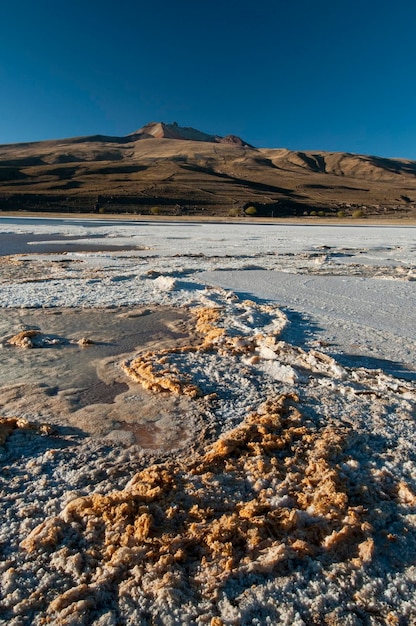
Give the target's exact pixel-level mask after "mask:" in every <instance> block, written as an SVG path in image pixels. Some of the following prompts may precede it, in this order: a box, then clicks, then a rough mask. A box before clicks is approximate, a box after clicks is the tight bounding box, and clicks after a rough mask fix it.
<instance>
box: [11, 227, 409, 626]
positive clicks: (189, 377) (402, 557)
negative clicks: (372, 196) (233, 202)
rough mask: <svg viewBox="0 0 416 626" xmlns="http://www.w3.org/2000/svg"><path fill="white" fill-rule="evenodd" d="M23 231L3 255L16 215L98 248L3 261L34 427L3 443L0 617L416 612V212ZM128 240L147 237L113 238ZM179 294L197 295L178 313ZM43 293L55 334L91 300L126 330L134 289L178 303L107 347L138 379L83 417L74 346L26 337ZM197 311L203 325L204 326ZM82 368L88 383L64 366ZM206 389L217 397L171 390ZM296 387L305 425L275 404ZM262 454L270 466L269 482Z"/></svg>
mask: <svg viewBox="0 0 416 626" xmlns="http://www.w3.org/2000/svg"><path fill="white" fill-rule="evenodd" d="M0 226H1V227H2V232H1V233H0V254H1V250H2V241H3V240H4V238H7V236H10V235H11V234H12V233H17V234H26V235H27V238H28V241H30V238H31V236H32V234H33V235H34V236H35V238H36V239H37V240H38V241H39V239H40V236H42V235H47V240H48V243H49V242H50V240H51V239H52V238H53V237H54V236H56V239H57V240H62V238H63V236H64V237H71V238H72V239H74V240H75V239H76V238H77V237H80V236H82V237H91V240H90V242H95V243H96V245H97V249H96V251H95V252H88V253H80V252H74V251H73V248H72V247H71V246H73V244H70V245H68V246H67V248H68V249H67V251H66V252H62V253H61V254H55V253H54V254H43V253H42V249H41V244H40V243H37V244H36V245H33V246H32V247H33V248H34V249H36V250H38V253H37V254H27V252H26V250H27V248H25V249H24V250H22V252H23V254H21V255H15V256H4V257H3V258H1V257H0V275H1V285H2V289H1V292H0V306H1V307H3V311H4V316H2V317H1V319H2V320H3V321H2V322H1V324H0V328H1V337H2V343H3V348H2V350H1V355H2V357H3V356H4V355H7V358H9V361H8V363H9V365H8V366H7V365H6V366H5V365H4V359H2V362H3V373H2V376H3V383H4V384H3V383H2V384H3V389H2V398H1V405H2V406H1V413H2V415H3V416H5V417H9V418H11V417H12V416H14V415H15V416H17V417H23V418H26V419H28V420H29V421H30V422H31V423H32V426H31V427H29V425H28V424H20V427H19V425H18V424H17V423H14V422H13V424H12V425H11V422H9V426H8V428H9V430H8V431H7V435H5V443H4V444H3V446H1V447H0V459H1V463H2V470H1V474H0V480H1V501H0V506H1V508H2V515H1V518H0V519H1V522H0V549H1V562H0V575H1V585H0V588H1V594H2V597H1V605H0V606H1V610H0V623H4V624H6V623H7V624H14V625H16V626H17V624H41V623H56V624H61V623H62V624H93V623H94V624H103V625H104V624H118V623H126V624H128V623H131V624H132V623H143V624H146V623H149V624H150V623H160V624H178V623H180V624H203V623H211V624H213V625H218V624H221V623H225V624H233V623H235V624H240V623H241V624H267V623H270V624H295V625H297V626H298V625H299V626H300V625H301V624H323V625H324V624H333V625H335V624H354V625H355V624H357V625H358V624H413V623H416V602H415V599H414V598H415V582H416V571H415V566H414V562H415V554H416V541H415V522H416V517H415V512H416V465H415V462H416V459H415V452H414V444H413V442H414V441H415V399H416V383H415V373H416V370H415V363H416V359H415V356H416V336H415V330H414V329H415V321H416V320H415V313H414V310H415V307H414V303H415V297H414V296H415V291H414V285H415V282H414V278H415V275H416V274H415V267H416V247H415V234H416V229H414V228H409V227H403V228H402V227H400V228H398V227H394V228H393V227H392V228H386V227H366V228H360V227H319V226H313V227H312V226H308V227H304V226H283V225H279V224H277V225H267V226H266V225H232V226H228V225H225V224H221V225H215V224H186V225H185V224H168V223H151V222H148V223H146V222H136V223H118V222H104V221H102V222H93V221H85V220H84V221H83V220H68V221H65V220H45V221H43V220H40V219H39V220H28V221H26V220H21V219H14V218H13V219H9V220H4V219H0ZM97 233H99V234H100V240H98V239H95V238H94V235H96V234H97ZM218 233H220V235H219V234H218ZM106 240H107V242H108V243H109V242H111V241H114V240H116V241H117V245H120V248H122V247H123V241H124V242H125V247H126V248H127V247H128V246H133V245H134V246H140V247H141V248H142V249H140V250H127V249H125V250H121V249H120V251H119V252H108V251H105V252H101V251H100V245H101V244H102V243H103V241H106ZM90 242H89V243H90ZM144 247H145V248H146V250H143V248H144ZM224 288H225V289H227V290H225V289H224ZM228 290H229V291H228ZM235 294H236V295H235ZM165 306H167V307H169V308H168V309H166V311H172V310H173V311H175V310H176V311H177V315H173V317H171V318H170V321H169V319H168V318H166V315H165V313H164V312H165V308H164V307H165ZM31 307H34V311H32V313H33V315H34V316H35V317H36V316H37V319H36V324H38V325H39V326H41V330H42V332H44V333H46V334H47V333H52V332H53V331H54V330H55V332H57V331H58V329H57V328H52V325H51V324H49V320H52V319H55V320H56V319H60V318H62V319H63V326H61V328H60V329H59V333H58V334H59V336H63V337H66V338H72V337H73V336H74V331H75V325H74V322H73V319H76V317H77V316H78V319H82V315H84V316H85V315H87V313H88V311H90V312H91V313H92V315H93V316H94V315H96V316H101V318H102V320H101V325H102V327H104V328H105V326H106V322H105V321H103V320H104V319H106V320H111V323H110V322H108V324H109V332H110V334H111V333H113V335H114V334H116V327H117V323H118V326H119V330H120V341H121V342H122V341H123V335H124V334H125V333H126V332H127V331H126V329H124V327H123V323H124V322H123V318H120V317H117V316H119V315H120V309H119V308H118V307H126V309H125V313H126V315H127V316H129V315H134V312H133V309H134V310H136V311H137V310H138V308H139V309H140V311H141V312H143V310H145V308H146V307H149V310H151V311H155V310H158V311H160V321H161V324H162V328H161V329H160V333H159V334H157V333H156V335H155V336H154V337H149V341H148V342H147V343H145V344H143V342H138V343H137V345H134V346H133V345H132V344H131V343H128V342H127V344H128V345H126V344H124V347H120V348H118V349H117V350H114V351H113V354H112V355H111V356H109V355H105V354H98V355H96V359H91V361H89V359H88V354H90V355H92V354H93V352H90V353H88V350H89V349H90V348H89V347H87V348H85V351H83V352H82V355H83V359H84V360H85V365H82V367H81V371H82V372H83V373H82V376H85V377H86V378H88V376H90V375H91V377H92V378H91V379H89V380H92V381H93V382H94V381H95V382H96V381H97V379H98V380H100V381H101V382H104V383H105V384H106V385H111V383H112V382H114V381H115V382H118V383H120V382H122V383H123V384H126V385H128V386H129V389H128V391H126V390H123V391H122V393H120V394H118V395H116V396H115V397H113V398H112V400H113V401H112V402H111V403H97V398H98V397H99V393H98V394H97V395H95V396H94V394H92V395H91V396H90V400H92V402H91V403H90V404H88V402H87V401H85V406H84V408H83V409H82V408H81V411H82V410H83V411H84V413H83V414H81V413H80V412H79V411H80V409H79V408H77V407H76V406H74V397H75V396H74V395H72V396H71V393H73V389H72V385H69V383H68V376H69V377H70V376H71V371H72V372H74V374H73V378H74V381H76V378H77V376H79V375H80V374H79V373H76V374H75V370H74V368H75V367H76V366H74V364H73V363H72V362H71V358H72V356H70V353H69V352H66V355H67V356H65V346H62V347H57V348H51V349H50V350H51V358H50V364H49V366H48V359H47V358H45V356H44V352H43V349H39V350H38V351H36V350H28V351H25V353H24V355H23V354H21V355H19V353H16V352H12V348H11V347H10V346H8V345H7V339H8V337H10V336H11V335H12V334H13V333H14V332H15V331H18V330H20V329H21V328H20V326H21V325H22V324H23V325H24V324H26V325H30V324H34V323H35V322H33V320H32V321H31V320H30V319H29V318H30V315H31V311H30V308H31ZM51 307H52V308H51ZM57 307H73V310H74V315H73V316H72V317H71V315H69V314H68V315H66V316H65V315H62V316H59V315H54V314H53V311H55V312H56V313H59V312H60V309H59V308H57ZM105 307H111V312H108V311H106V312H105V313H104V312H103V311H102V310H103V309H104V310H105ZM172 307H173V309H172ZM182 307H185V308H186V314H185V312H184V313H181V311H182ZM100 309H101V312H100ZM76 311H79V313H76ZM198 311H202V313H199V312H198ZM206 311H214V313H212V314H209V313H208V314H207V313H206ZM164 315H165V317H164ZM181 315H182V318H181V320H178V318H177V316H179V317H180V316H181ZM195 315H196V316H199V318H198V319H199V322H198V323H199V324H200V327H199V328H200V332H199V333H198V332H197V331H196V330H194V331H192V332H191V338H190V340H187V334H188V333H189V332H190V329H192V328H193V326H195V324H192V319H193V317H194V316H195ZM201 316H202V317H201ZM92 319H94V317H93V318H92ZM95 319H98V317H96V318H95ZM128 319H129V322H128V323H129V324H130V323H131V321H132V320H134V319H135V318H134V317H131V318H128ZM149 319H150V318H149ZM204 319H205V322H204V324H205V325H203V324H202V322H201V320H204ZM140 321H143V318H142V317H141V316H139V317H138V318H137V322H138V323H139V322H140ZM198 323H197V324H196V328H198ZM82 326H83V324H82V323H79V324H78V327H77V329H76V330H77V332H79V333H81V334H83V333H82V330H83V328H82ZM90 329H92V327H91V326H90ZM169 329H170V331H171V333H172V334H171V337H170V340H169V341H167V337H166V335H168V334H169V332H170V331H169ZM98 334H99V333H98ZM99 338H100V337H99V336H98V339H99ZM107 339H108V337H107ZM175 342H176V343H175ZM178 342H179V343H178ZM133 343H134V342H133ZM140 343H142V344H143V345H140ZM175 345H176V346H177V348H174V349H172V348H173V346H175ZM71 350H72V349H71ZM45 352H46V349H45ZM72 354H75V351H72V352H71V355H72ZM57 355H58V356H59V358H58V359H57V358H56V357H57ZM61 358H62V361H61V360H60V359H61ZM36 363H37V365H35V364H36ZM65 363H66V365H65ZM143 363H144V364H145V365H146V367H143ZM131 365H136V370H134V371H135V372H136V379H134V380H133V379H131V378H129V377H128V375H127V373H126V371H127V370H128V368H129V367H131ZM124 366H125V367H127V370H126V371H125V370H123V367H124ZM65 367H66V368H67V374H66V377H67V378H66V382H65V384H62V385H61V384H60V382H59V377H58V380H57V381H55V382H53V381H52V380H49V379H48V378H46V379H45V380H44V381H43V383H42V376H44V375H45V376H47V374H46V372H48V371H49V372H55V373H56V374H57V375H59V372H60V371H63V370H64V369H65ZM19 368H20V370H19ZM48 368H49V369H48ZM14 373H15V376H14ZM82 376H81V378H82ZM13 379H14V380H15V382H14V383H13ZM140 380H142V382H143V384H145V385H147V386H148V387H150V389H149V390H148V391H146V390H144V389H143V388H142V385H141V384H140ZM82 382H83V383H85V384H88V383H87V382H86V380H85V379H83V381H82ZM20 383H22V386H20V387H19V384H20ZM42 384H44V385H46V387H48V385H50V386H51V387H52V386H56V387H57V393H56V395H54V394H53V393H49V395H48V393H44V389H45V387H43V389H42V387H41V388H39V385H40V386H42ZM91 384H93V383H91ZM68 386H69V389H68V388H67V389H64V387H68ZM80 386H82V385H81V383H80ZM152 386H153V388H154V390H153V391H152ZM192 386H195V387H198V388H199V390H200V395H199V396H198V397H195V398H192V397H186V395H181V393H179V395H175V394H172V393H170V392H169V391H168V389H169V388H176V389H182V390H184V389H187V388H189V389H192V388H193V387H192ZM61 387H62V388H61ZM156 387H159V389H160V388H162V389H166V391H162V392H160V391H159V392H157V391H156ZM19 389H20V392H19ZM119 390H120V391H121V389H119ZM68 391H69V393H70V395H69V396H68ZM74 393H75V392H74ZM293 393H295V394H297V398H298V399H293V398H294V397H292V396H293ZM280 394H284V395H285V396H286V397H287V398H289V404H293V406H294V407H296V410H295V409H294V408H293V409H291V410H292V411H295V413H294V414H293V421H290V420H291V419H292V418H289V417H288V418H286V417H285V415H286V413H285V410H286V409H285V410H283V409H279V410H277V412H275V413H273V411H275V409H273V410H272V409H270V407H271V406H275V405H274V404H273V402H275V399H276V397H277V396H279V395H280ZM290 397H292V399H291V400H290ZM107 399H108V398H107ZM264 403H266V404H264ZM267 403H269V404H267ZM270 403H271V404H270ZM267 406H269V409H267ZM262 407H266V408H262ZM74 408H75V409H76V410H74ZM288 410H289V409H288ZM268 411H269V413H268ZM281 411H283V413H281ZM296 411H299V414H297V413H296ZM250 412H254V413H253V415H254V418H252V419H253V420H254V425H256V424H261V423H262V420H263V421H264V420H265V421H264V427H263V426H261V428H260V431H259V433H257V434H256V432H257V431H255V428H254V431H253V426H249V425H248V426H245V424H246V421H247V420H248V419H249V418H248V417H247V416H248V414H249V413H250ZM288 415H289V414H288ZM279 416H280V417H279ZM280 419H283V422H284V423H285V424H286V426H285V427H284V428H283V430H282V431H281V430H279V429H280V428H281V426H279V424H280V422H279V420H280ZM286 419H287V420H289V421H287V423H286V422H285V421H284V420H286ZM274 420H277V421H276V422H275V421H274ZM43 422H48V423H50V424H52V425H53V426H55V427H56V432H55V433H53V432H52V433H51V432H50V431H48V430H43V431H42V429H41V427H40V426H39V425H40V424H41V423H43ZM248 423H250V422H248ZM114 425H116V428H113V426H114ZM6 426H7V425H5V424H3V428H6ZM21 426H23V428H22V427H21ZM230 428H237V431H236V432H235V434H234V435H230V434H228V435H227V433H229V429H230ZM239 428H241V429H243V430H242V431H239V430H238V429H239ZM244 428H247V430H244ZM262 428H264V429H266V430H264V431H262V430H261V429H262ZM10 429H11V430H10ZM267 429H270V431H267ZM4 432H6V431H5V430H4ZM220 433H224V434H225V436H226V437H227V436H228V437H229V440H230V443H229V444H228V443H227V444H221V439H220V441H219V442H217V438H218V436H219V434H220ZM244 433H246V434H244ZM0 434H1V432H0ZM87 435H88V436H87ZM109 435H110V436H109ZM6 436H7V438H6ZM103 436H104V437H105V439H103ZM233 437H234V438H233ZM250 437H254V439H253V440H251V439H250ZM256 437H258V439H256ZM262 438H263V439H262ZM140 442H141V444H142V445H140ZM211 442H213V443H212V445H214V450H217V449H218V450H221V449H222V448H221V445H223V446H224V445H225V449H227V450H229V451H228V452H227V453H226V455H225V457H224V461H222V460H221V459H222V458H223V457H221V454H220V456H219V457H218V459H217V460H216V461H215V462H214V460H213V459H214V458H217V457H216V456H215V454H217V453H216V452H208V453H207V456H205V457H204V456H203V455H204V451H205V450H207V449H208V450H210V448H207V446H209V445H211ZM236 442H237V443H236ZM170 444H173V448H174V450H175V451H174V452H172V451H171V450H172V448H170V447H169V445H170ZM215 446H217V448H215ZM218 446H219V448H218ZM227 446H228V447H227ZM229 446H231V448H230V447H229ZM246 446H247V447H246ZM232 449H233V450H234V452H232V451H231V450H232ZM201 455H202V456H201ZM210 455H211V456H210ZM209 459H211V460H210V461H209ZM227 459H228V460H227ZM154 462H157V465H156V466H155V469H152V467H151V466H152V463H154ZM198 463H199V466H198V467H200V468H201V469H198V470H196V469H195V467H196V466H195V464H197V465H198ZM218 463H220V464H219V465H218ZM221 463H225V465H224V466H222V465H221ZM282 467H286V470H285V472H286V473H285V472H283V473H282V474H281V473H280V472H281V469H279V468H282ZM291 468H293V469H291ZM296 468H297V469H296ZM240 470H241V471H242V472H243V474H242V475H243V476H248V475H250V476H252V483H250V484H249V483H247V484H246V488H245V489H241V488H240V487H239V488H238V489H237V488H236V485H241V484H243V483H241V476H240V474H239V472H240ZM136 472H139V474H138V477H139V478H136V479H134V478H133V477H134V474H135V473H136ZM140 472H142V473H140ZM143 472H144V473H143ZM146 472H148V474H146ZM195 472H196V473H195ZM229 472H231V474H228V473H229ZM247 472H248V473H247ZM157 476H158V477H159V478H157V479H156V477H157ZM227 476H230V477H231V476H234V478H233V479H232V480H231V479H229V478H228V477H227ZM135 480H136V482H135ZM155 480H156V482H152V481H155ZM137 481H138V482H137ZM200 481H202V482H201V483H200ZM233 481H234V482H233ZM202 484H204V485H205V487H202ZM251 484H252V485H253V488H252V487H251V486H250V485H251ZM135 485H136V486H135ZM140 485H142V488H143V490H144V491H143V492H141V491H140V489H141V487H140ZM155 485H158V487H157V489H160V495H159V496H156V495H154V496H153V495H152V496H151V495H150V494H151V493H152V494H153V493H155V494H156V492H154V489H155V488H156V487H155ZM169 485H170V486H175V487H174V489H175V490H174V491H173V492H172V491H171V487H170V486H169ZM233 485H234V487H233ZM137 489H139V491H137ZM183 489H184V490H185V491H182V490H183ZM152 490H153V491H152ZM211 490H214V491H213V493H217V496H216V498H215V497H214V498H212V495H210V493H211ZM111 492H114V495H113V496H111V497H110V494H111ZM94 493H95V494H102V495H103V496H104V495H106V496H108V499H107V500H103V499H100V498H101V496H100V497H98V496H97V497H96V498H95V500H93V501H91V500H90V496H91V494H94ZM172 493H174V494H176V496H174V497H173V498H172V495H171V494H172ZM219 493H221V497H220V498H219V497H218V494H219ZM175 498H176V504H175ZM71 502H72V503H73V504H71ZM192 502H193V503H194V504H193V505H192V506H191V504H192ZM197 503H198V504H197ZM68 507H69V508H68ZM175 507H176V510H177V513H176V514H175V513H174V511H175ZM318 512H319V513H318ZM132 528H134V529H135V530H134V532H133V530H131V529H132ZM100 529H101V530H100ZM159 532H160V533H161V534H160V535H159V534H158V533H159ZM172 532H174V533H176V535H175V536H176V538H174V537H173V535H172V537H171V539H169V541H168V539H167V538H168V537H170V535H169V533H172ZM103 533H104V534H103ZM170 541H172V542H173V543H169V542H170ZM175 542H176V543H175ZM181 542H182V543H181ZM187 542H188V543H187ZM189 542H191V543H189ZM192 542H194V543H192ZM195 542H197V543H195ZM198 542H199V543H198ZM174 545H175V546H176V547H175V550H176V552H175V551H173V552H172V549H173V548H172V546H174ZM191 545H194V548H192V549H191ZM163 546H165V547H163ZM164 550H165V552H164ZM198 555H199V556H198ZM201 555H202V556H201ZM201 558H202V559H204V561H201V560H200V559H201Z"/></svg>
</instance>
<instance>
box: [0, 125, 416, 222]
mask: <svg viewBox="0 0 416 626" xmlns="http://www.w3.org/2000/svg"><path fill="white" fill-rule="evenodd" d="M251 205H252V206H254V207H256V209H257V213H258V215H265V216H275V217H277V216H279V215H294V214H297V215H302V214H305V213H307V214H310V213H311V212H320V211H321V212H322V211H325V212H326V213H331V214H334V215H336V214H338V213H339V212H344V213H346V214H351V213H352V212H354V211H357V210H358V209H360V210H361V211H362V212H363V213H364V214H366V215H367V214H373V215H374V214H378V215H390V216H391V215H409V216H416V162H415V161H407V160H399V159H387V158H381V157H375V156H365V155H356V154H348V153H335V152H310V151H309V152H300V151H290V150H286V149H265V148H254V147H253V146H250V145H249V144H247V143H246V142H244V141H243V140H242V139H240V138H239V137H236V136H234V135H228V136H227V137H220V136H217V135H209V134H206V133H203V132H201V131H199V130H196V129H193V128H183V127H180V126H178V125H177V124H176V123H173V124H164V123H162V122H152V123H150V124H147V125H145V126H143V127H142V128H140V129H139V130H137V131H135V132H133V133H131V134H130V135H127V136H125V137H108V136H105V135H93V136H89V137H75V138H70V139H60V140H54V141H40V142H35V143H19V144H8V145H0V209H2V210H15V209H35V210H53V211H68V210H69V211H96V212H100V213H104V212H132V213H143V214H146V213H149V212H153V213H157V212H160V213H161V214H164V213H166V214H178V215H180V214H183V215H195V214H201V215H228V214H238V213H240V212H243V211H244V209H245V208H247V207H248V206H251ZM155 207H157V208H155Z"/></svg>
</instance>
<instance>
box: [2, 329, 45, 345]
mask: <svg viewBox="0 0 416 626" xmlns="http://www.w3.org/2000/svg"><path fill="white" fill-rule="evenodd" d="M40 334H41V333H40V331H39V330H22V331H21V332H20V333H17V335H14V336H13V337H11V338H10V339H9V340H8V342H7V343H8V344H10V345H11V346H16V347H17V348H34V347H35V345H36V342H35V341H34V339H35V337H36V338H37V339H39V335H40Z"/></svg>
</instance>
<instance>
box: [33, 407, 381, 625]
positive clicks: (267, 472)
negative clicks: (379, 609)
mask: <svg viewBox="0 0 416 626" xmlns="http://www.w3.org/2000/svg"><path fill="white" fill-rule="evenodd" d="M297 402H298V401H297V398H296V397H295V396H287V395H286V396H281V397H278V398H276V399H270V400H269V401H267V402H266V403H265V404H263V405H262V406H261V407H259V409H258V410H257V411H256V412H254V413H251V414H250V415H248V417H247V418H246V420H245V421H244V422H243V424H242V425H241V426H239V427H238V428H236V429H234V430H232V431H230V432H228V433H226V434H225V435H223V436H222V437H221V438H220V439H219V440H218V441H216V442H215V443H214V444H213V445H211V446H210V447H208V449H207V450H206V452H205V453H204V454H200V455H196V456H193V457H191V458H189V459H188V460H187V461H184V462H181V461H179V460H172V461H168V462H165V463H161V464H158V465H152V466H150V467H148V468H146V469H144V470H142V471H141V472H139V473H138V474H136V476H135V477H134V478H133V479H132V480H131V481H130V483H129V485H128V486H127V487H126V488H125V489H124V490H123V491H118V492H114V493H111V494H109V495H100V494H92V495H90V496H86V497H82V498H78V499H75V500H73V501H72V502H70V503H69V504H68V505H67V506H66V507H65V509H64V510H63V511H62V513H61V514H60V515H59V516H57V517H54V518H51V519H49V520H46V521H45V522H43V523H42V524H41V525H40V526H38V527H37V528H36V529H35V530H34V531H32V532H31V533H30V534H29V536H28V537H27V538H26V539H25V540H24V541H23V542H22V547H23V548H24V549H25V550H27V551H29V552H34V551H39V550H40V551H47V552H50V553H51V563H55V564H56V565H57V566H58V567H59V563H61V562H62V563H64V562H65V561H66V560H68V559H70V558H73V555H75V554H78V553H79V552H83V554H84V556H83V559H84V560H85V559H86V560H87V562H88V571H87V570H85V569H83V568H82V566H81V565H80V571H79V574H81V571H83V576H82V585H81V586H79V585H80V577H79V576H76V575H75V577H74V581H73V582H74V587H73V588H72V592H71V593H69V592H65V593H64V594H62V595H58V596H57V597H56V598H54V600H53V603H52V604H51V605H50V607H49V608H50V609H51V611H50V613H49V616H48V618H47V621H46V623H56V621H55V622H54V620H56V619H57V618H58V617H59V616H61V611H63V610H64V609H65V615H68V614H71V616H72V617H75V616H76V615H77V613H78V612H79V606H78V602H79V601H83V600H84V599H85V598H86V597H88V598H90V599H93V603H94V602H96V601H97V597H98V596H97V594H99V590H100V589H103V588H105V586H106V585H107V584H109V583H111V585H118V592H119V596H120V598H122V597H123V596H124V595H128V594H129V593H133V590H134V594H136V595H137V593H141V594H143V595H144V596H145V597H147V598H149V599H153V600H155V601H156V600H157V599H158V597H159V598H160V597H161V594H162V595H164V597H165V598H166V597H172V598H173V597H175V594H176V593H177V592H180V593H186V594H187V595H195V594H196V595H197V596H198V597H199V595H200V594H202V596H203V597H210V598H214V599H215V598H216V597H217V596H218V593H219V591H220V589H221V588H222V586H223V585H224V584H225V582H226V581H227V580H228V579H229V578H230V577H240V576H247V575H251V574H255V575H266V576H267V575H268V574H271V573H272V572H274V573H276V572H279V571H285V568H287V567H288V564H289V563H290V562H292V561H293V559H304V558H307V557H309V556H319V555H320V556H321V558H324V559H325V558H328V559H330V560H331V561H334V560H335V561H338V560H344V561H347V562H348V561H349V562H350V564H351V567H357V566H358V565H365V564H366V563H369V562H370V561H371V558H372V555H373V551H374V541H373V537H372V532H373V529H372V526H371V524H370V523H369V522H368V515H367V512H366V511H365V509H364V508H363V507H362V506H351V504H350V493H349V491H350V490H353V489H354V490H355V493H356V490H357V485H356V484H354V485H353V486H352V485H350V484H349V482H348V480H347V479H346V478H345V477H344V476H342V475H341V471H340V468H339V465H340V463H341V462H344V461H345V460H346V454H345V452H344V446H345V443H346V440H347V438H348V432H347V431H342V430H339V429H336V428H334V427H327V428H324V429H322V430H315V429H314V427H313V425H312V424H311V423H309V422H308V420H306V419H305V418H304V417H303V416H302V414H301V413H300V411H299V409H298V406H297ZM82 546H83V548H82V550H81V547H82ZM62 566H63V565H62ZM62 566H61V567H62ZM81 604H82V602H81Z"/></svg>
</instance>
